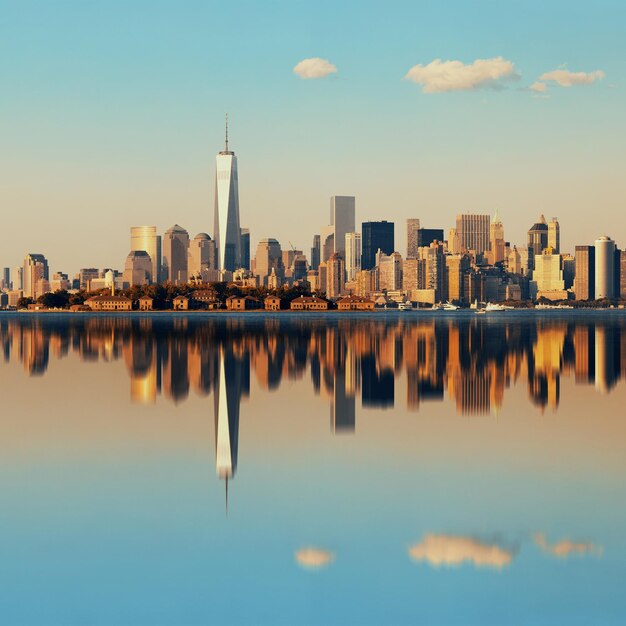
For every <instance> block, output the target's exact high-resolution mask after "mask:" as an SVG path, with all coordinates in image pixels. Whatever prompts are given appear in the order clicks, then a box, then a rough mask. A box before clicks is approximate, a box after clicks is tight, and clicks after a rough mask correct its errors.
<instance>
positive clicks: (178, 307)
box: [172, 296, 189, 311]
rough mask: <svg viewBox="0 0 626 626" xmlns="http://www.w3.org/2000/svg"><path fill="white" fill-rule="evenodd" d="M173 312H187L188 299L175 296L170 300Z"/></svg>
mask: <svg viewBox="0 0 626 626" xmlns="http://www.w3.org/2000/svg"><path fill="white" fill-rule="evenodd" d="M172 308H173V309H174V311H187V310H188V309H189V298H188V297H187V296H176V297H175V298H174V299H173V300H172Z"/></svg>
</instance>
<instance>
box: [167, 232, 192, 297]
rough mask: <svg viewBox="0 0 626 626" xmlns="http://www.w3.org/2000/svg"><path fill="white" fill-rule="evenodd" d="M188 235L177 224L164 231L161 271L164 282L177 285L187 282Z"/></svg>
mask: <svg viewBox="0 0 626 626" xmlns="http://www.w3.org/2000/svg"><path fill="white" fill-rule="evenodd" d="M188 255H189V233H188V232H187V231H186V230H185V229H184V228H183V227H182V226H179V225H178V224H174V226H172V227H171V228H169V229H168V230H166V231H165V235H164V237H163V271H162V278H163V280H164V281H165V282H171V283H175V284H177V285H180V284H184V283H186V282H187V279H188V276H187V268H188V265H187V264H188Z"/></svg>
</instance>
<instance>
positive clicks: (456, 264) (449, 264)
mask: <svg viewBox="0 0 626 626" xmlns="http://www.w3.org/2000/svg"><path fill="white" fill-rule="evenodd" d="M444 258H445V263H446V280H445V284H446V286H447V291H448V293H447V296H446V299H447V300H449V301H450V302H465V300H466V299H465V274H466V273H467V272H468V271H469V269H470V261H469V257H468V256H467V255H465V254H448V255H446V256H445V257H444Z"/></svg>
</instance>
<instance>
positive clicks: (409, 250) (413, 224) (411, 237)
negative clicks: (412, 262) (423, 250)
mask: <svg viewBox="0 0 626 626" xmlns="http://www.w3.org/2000/svg"><path fill="white" fill-rule="evenodd" d="M419 229H420V221H419V219H417V218H416V217H410V218H409V219H407V221H406V258H407V259H416V258H417V249H418V247H419V243H418V241H417V231H418V230H419Z"/></svg>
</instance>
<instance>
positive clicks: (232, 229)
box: [213, 117, 241, 272]
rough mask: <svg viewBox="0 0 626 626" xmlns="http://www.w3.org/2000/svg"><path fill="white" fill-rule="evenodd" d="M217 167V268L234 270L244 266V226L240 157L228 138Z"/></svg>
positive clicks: (215, 222)
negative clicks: (239, 168)
mask: <svg viewBox="0 0 626 626" xmlns="http://www.w3.org/2000/svg"><path fill="white" fill-rule="evenodd" d="M215 161H216V170H215V220H214V230H213V238H214V239H215V245H216V247H217V254H218V261H217V262H218V268H217V269H218V270H227V271H229V272H234V271H235V270H236V269H237V268H239V267H241V226H240V224H239V178H238V174H237V157H236V156H235V153H234V152H232V151H231V150H229V149H228V117H226V142H225V147H224V150H222V151H221V152H220V153H219V154H218V155H217V157H216V158H215Z"/></svg>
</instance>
